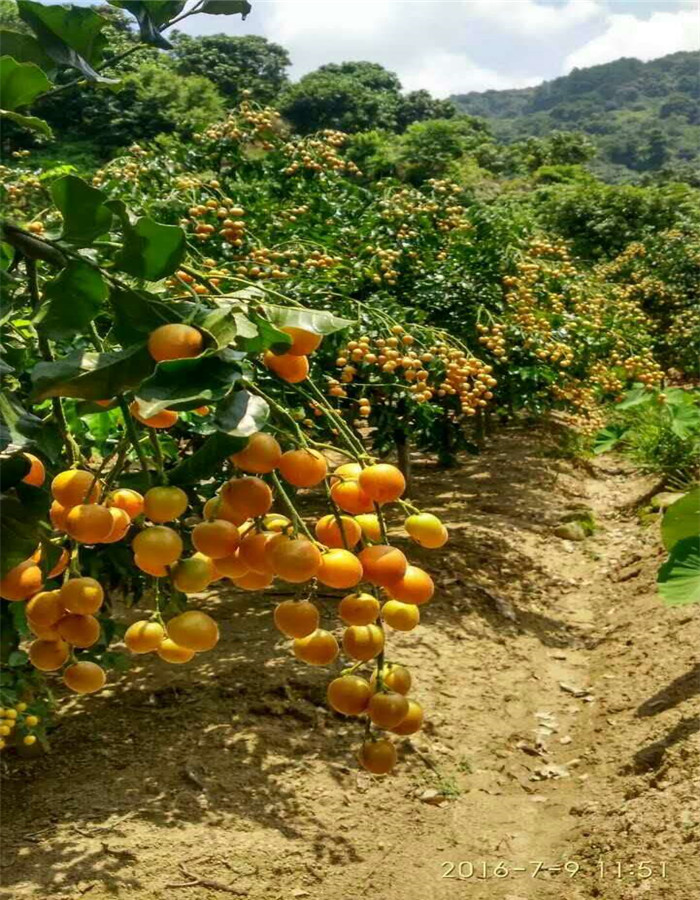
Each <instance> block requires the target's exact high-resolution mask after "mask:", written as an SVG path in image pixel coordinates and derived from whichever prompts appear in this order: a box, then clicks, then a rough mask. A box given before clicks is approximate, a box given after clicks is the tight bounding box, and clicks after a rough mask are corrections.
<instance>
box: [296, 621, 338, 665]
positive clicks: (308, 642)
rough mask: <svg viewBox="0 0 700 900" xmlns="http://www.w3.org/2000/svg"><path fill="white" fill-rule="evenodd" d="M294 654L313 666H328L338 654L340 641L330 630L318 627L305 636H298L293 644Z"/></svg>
mask: <svg viewBox="0 0 700 900" xmlns="http://www.w3.org/2000/svg"><path fill="white" fill-rule="evenodd" d="M292 649H293V651H294V655H295V656H296V658H297V659H300V660H301V661H302V662H305V663H309V665H312V666H327V665H328V664H329V663H332V662H333V660H334V659H335V658H336V656H337V655H338V641H336V639H335V638H334V637H333V635H332V634H331V633H330V631H324V629H323V628H317V629H316V631H313V632H312V633H311V634H309V635H307V636H306V637H303V638H296V640H295V641H294V643H293V644H292Z"/></svg>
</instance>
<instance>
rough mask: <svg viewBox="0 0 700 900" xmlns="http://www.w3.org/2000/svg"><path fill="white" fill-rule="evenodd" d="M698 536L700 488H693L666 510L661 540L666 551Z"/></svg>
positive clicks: (699, 529) (699, 526)
mask: <svg viewBox="0 0 700 900" xmlns="http://www.w3.org/2000/svg"><path fill="white" fill-rule="evenodd" d="M698 535H700V487H696V488H693V490H692V491H689V492H688V493H687V494H686V495H685V496H684V497H681V498H680V500H676V502H675V503H672V504H671V506H669V507H668V509H667V510H666V514H665V515H664V518H663V521H662V522H661V539H662V541H663V542H664V547H665V548H666V549H667V550H672V549H673V547H674V545H675V544H677V543H678V541H681V540H683V538H687V537H697V536H698Z"/></svg>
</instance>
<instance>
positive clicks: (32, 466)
mask: <svg viewBox="0 0 700 900" xmlns="http://www.w3.org/2000/svg"><path fill="white" fill-rule="evenodd" d="M23 455H24V457H25V459H28V460H29V471H28V472H27V474H26V475H25V476H24V478H23V479H22V481H23V482H24V483H25V484H33V485H34V487H41V486H42V484H43V483H44V479H45V478H46V469H45V468H44V464H43V462H42V461H41V460H40V459H39V457H38V456H34V454H33V453H24V454H23Z"/></svg>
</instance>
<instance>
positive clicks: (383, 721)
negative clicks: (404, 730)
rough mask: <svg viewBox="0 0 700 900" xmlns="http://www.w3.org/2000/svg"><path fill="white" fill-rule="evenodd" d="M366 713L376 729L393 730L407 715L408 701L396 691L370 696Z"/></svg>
mask: <svg viewBox="0 0 700 900" xmlns="http://www.w3.org/2000/svg"><path fill="white" fill-rule="evenodd" d="M367 713H368V714H369V717H370V719H371V720H372V722H374V724H375V725H376V726H377V728H395V727H396V726H397V725H398V724H399V722H402V721H403V720H404V719H405V718H406V715H407V713H408V700H407V699H406V698H405V697H404V695H403V694H399V693H398V691H382V692H381V693H379V694H372V697H371V699H370V701H369V704H368V706H367Z"/></svg>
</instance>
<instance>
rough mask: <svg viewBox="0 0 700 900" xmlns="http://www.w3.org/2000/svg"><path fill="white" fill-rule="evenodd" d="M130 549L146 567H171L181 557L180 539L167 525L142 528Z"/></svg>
mask: <svg viewBox="0 0 700 900" xmlns="http://www.w3.org/2000/svg"><path fill="white" fill-rule="evenodd" d="M131 547H132V549H133V551H134V553H135V554H136V556H138V558H139V559H140V560H141V562H142V563H143V564H144V565H147V566H171V565H172V564H173V563H174V562H175V560H176V559H179V558H180V557H181V556H182V538H181V537H180V535H179V534H178V533H177V532H176V531H173V529H172V528H168V527H167V525H151V527H150V528H144V530H143V531H140V532H139V533H138V534H137V535H136V537H135V538H134V539H133V541H132V542H131Z"/></svg>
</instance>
